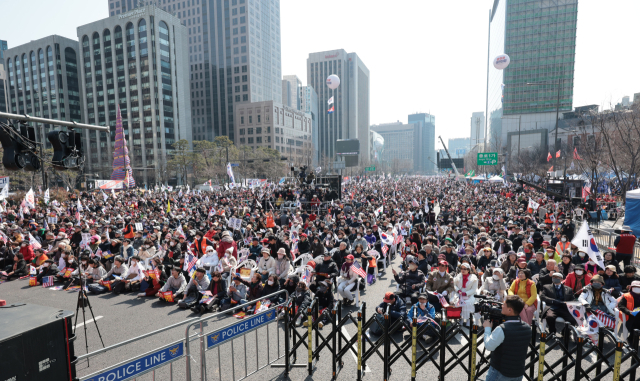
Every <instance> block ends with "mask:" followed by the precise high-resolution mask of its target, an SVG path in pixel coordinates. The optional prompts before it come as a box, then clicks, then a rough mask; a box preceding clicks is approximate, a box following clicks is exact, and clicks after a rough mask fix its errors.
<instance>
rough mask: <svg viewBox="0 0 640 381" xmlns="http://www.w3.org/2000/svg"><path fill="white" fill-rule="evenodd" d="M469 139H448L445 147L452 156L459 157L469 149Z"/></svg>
mask: <svg viewBox="0 0 640 381" xmlns="http://www.w3.org/2000/svg"><path fill="white" fill-rule="evenodd" d="M470 141H471V139H469V138H456V139H449V142H448V143H447V144H448V146H447V149H448V150H449V154H451V157H452V158H461V157H464V155H466V154H467V153H468V152H470V151H471V150H470V149H469V145H470Z"/></svg>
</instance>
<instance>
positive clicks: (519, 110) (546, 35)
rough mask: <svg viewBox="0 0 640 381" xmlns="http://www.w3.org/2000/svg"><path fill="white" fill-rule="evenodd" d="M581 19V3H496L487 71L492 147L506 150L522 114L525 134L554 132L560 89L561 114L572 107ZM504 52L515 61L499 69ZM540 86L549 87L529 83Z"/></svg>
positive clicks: (552, 0)
mask: <svg viewBox="0 0 640 381" xmlns="http://www.w3.org/2000/svg"><path fill="white" fill-rule="evenodd" d="M577 21H578V0H495V1H494V3H493V7H492V10H491V14H490V24H489V25H490V26H489V57H488V59H489V63H488V66H489V67H488V73H487V76H488V87H487V97H488V99H487V117H488V118H489V121H488V127H489V133H488V139H489V140H490V142H489V145H490V148H491V149H495V148H502V147H503V146H504V144H506V135H507V133H508V132H509V131H512V130H513V128H514V127H513V126H515V129H516V130H517V128H518V126H517V124H518V116H517V115H523V117H522V125H521V128H522V129H523V130H528V129H540V128H551V129H552V128H554V126H555V113H556V105H557V98H558V86H559V85H560V86H561V88H560V112H562V111H570V110H571V109H572V107H573V75H574V65H575V51H576V31H577ZM503 53H506V54H508V55H509V57H510V58H511V63H510V64H509V66H508V67H507V68H506V69H504V70H497V69H495V68H494V67H493V59H494V58H495V57H496V56H498V55H500V54H503ZM540 82H545V83H546V84H545V85H537V86H528V85H527V83H540ZM530 114H535V115H530ZM510 115H515V117H513V116H510ZM524 115H528V117H524ZM507 116H509V117H507ZM507 125H508V127H506V128H503V126H507Z"/></svg>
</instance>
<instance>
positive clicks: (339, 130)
mask: <svg viewBox="0 0 640 381" xmlns="http://www.w3.org/2000/svg"><path fill="white" fill-rule="evenodd" d="M331 74H335V75H337V76H338V77H339V78H340V86H339V87H338V88H337V89H335V90H331V89H329V88H328V87H327V84H326V80H327V77H328V76H329V75H331ZM307 84H308V85H310V86H312V87H313V88H314V89H315V90H316V92H317V93H318V102H319V105H320V106H319V107H320V112H319V118H318V142H319V143H318V149H319V151H320V153H319V155H320V158H321V161H324V162H325V164H326V163H327V162H332V161H334V158H335V143H336V140H338V139H358V140H359V141H360V152H361V155H360V162H362V161H363V160H368V159H369V157H367V156H368V155H369V152H370V148H369V141H370V139H369V69H368V68H367V67H366V66H365V64H364V63H363V62H362V60H361V59H360V58H359V57H358V55H357V54H356V53H347V52H346V51H345V50H343V49H338V50H330V51H326V52H317V53H310V54H309V58H307ZM330 99H332V100H333V103H331V104H329V100H330ZM331 108H333V111H332V112H331V113H329V112H328V110H330V109H331ZM362 153H364V155H365V156H362Z"/></svg>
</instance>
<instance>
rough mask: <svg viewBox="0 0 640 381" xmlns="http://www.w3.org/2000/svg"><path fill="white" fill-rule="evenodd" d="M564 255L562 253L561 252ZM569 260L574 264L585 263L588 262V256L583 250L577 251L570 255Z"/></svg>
mask: <svg viewBox="0 0 640 381" xmlns="http://www.w3.org/2000/svg"><path fill="white" fill-rule="evenodd" d="M562 255H563V257H564V254H562ZM571 261H572V262H573V264H575V265H585V264H587V263H588V262H589V256H588V255H587V253H585V252H584V251H582V250H580V251H577V252H576V254H575V255H573V256H572V258H571Z"/></svg>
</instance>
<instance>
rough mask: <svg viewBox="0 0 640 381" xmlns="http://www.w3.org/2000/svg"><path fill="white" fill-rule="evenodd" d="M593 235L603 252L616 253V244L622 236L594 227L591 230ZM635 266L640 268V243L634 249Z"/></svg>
mask: <svg viewBox="0 0 640 381" xmlns="http://www.w3.org/2000/svg"><path fill="white" fill-rule="evenodd" d="M591 234H593V238H594V239H595V240H596V243H597V244H598V248H599V249H600V250H601V251H607V250H613V251H614V252H615V249H616V248H615V245H614V242H615V241H616V238H618V237H619V236H620V234H616V233H614V232H610V231H605V230H603V229H599V228H593V227H592V228H591ZM633 264H634V265H635V266H636V267H640V243H638V242H637V241H636V244H635V246H634V248H633Z"/></svg>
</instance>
